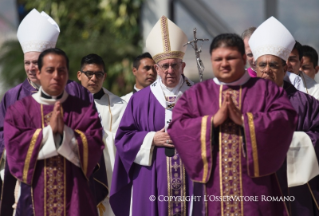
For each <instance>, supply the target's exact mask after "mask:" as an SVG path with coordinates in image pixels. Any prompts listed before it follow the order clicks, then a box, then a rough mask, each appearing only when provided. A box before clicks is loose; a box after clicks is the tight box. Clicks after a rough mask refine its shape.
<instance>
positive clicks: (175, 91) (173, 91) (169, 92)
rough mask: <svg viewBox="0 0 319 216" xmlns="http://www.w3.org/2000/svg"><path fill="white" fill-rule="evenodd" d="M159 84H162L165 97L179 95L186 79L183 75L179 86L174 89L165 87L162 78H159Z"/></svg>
mask: <svg viewBox="0 0 319 216" xmlns="http://www.w3.org/2000/svg"><path fill="white" fill-rule="evenodd" d="M159 83H160V85H161V87H162V90H163V91H164V94H165V95H177V94H178V92H179V89H180V88H181V86H182V85H183V83H184V77H183V76H182V75H181V78H180V79H179V82H178V84H177V85H176V86H175V87H173V88H170V87H167V86H166V85H164V83H163V82H162V79H161V78H159Z"/></svg>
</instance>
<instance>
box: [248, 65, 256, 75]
mask: <svg viewBox="0 0 319 216" xmlns="http://www.w3.org/2000/svg"><path fill="white" fill-rule="evenodd" d="M247 72H248V74H249V76H251V77H257V73H256V71H254V70H253V69H252V68H251V67H250V68H247Z"/></svg>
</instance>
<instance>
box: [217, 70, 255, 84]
mask: <svg viewBox="0 0 319 216" xmlns="http://www.w3.org/2000/svg"><path fill="white" fill-rule="evenodd" d="M250 78H251V77H250V76H249V74H248V72H247V71H246V70H245V73H244V75H243V76H242V77H241V78H240V79H238V80H236V81H235V82H231V83H224V82H221V81H219V80H218V79H217V78H216V77H215V78H214V79H213V80H214V82H215V83H216V84H217V85H227V86H239V85H244V84H245V83H246V82H247V81H248V80H249V79H250Z"/></svg>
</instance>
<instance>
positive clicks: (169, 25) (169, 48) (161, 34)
mask: <svg viewBox="0 0 319 216" xmlns="http://www.w3.org/2000/svg"><path fill="white" fill-rule="evenodd" d="M187 42H188V39H187V36H186V34H185V33H184V32H183V31H182V29H180V28H179V27H178V26H177V25H175V23H173V22H172V21H170V20H169V19H168V18H167V17H165V16H162V17H161V18H160V19H159V20H158V22H157V23H156V24H155V26H154V27H153V29H152V30H151V32H150V33H149V35H148V37H147V39H146V49H147V50H148V52H149V53H150V54H151V55H152V56H153V59H154V61H155V62H156V63H158V62H160V61H162V60H164V59H172V58H177V59H183V57H184V55H185V51H186V48H187V46H184V44H185V43H187Z"/></svg>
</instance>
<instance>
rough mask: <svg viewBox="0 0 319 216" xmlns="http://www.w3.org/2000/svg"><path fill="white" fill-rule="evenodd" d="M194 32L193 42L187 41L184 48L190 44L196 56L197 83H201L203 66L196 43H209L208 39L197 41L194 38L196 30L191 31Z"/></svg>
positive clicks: (197, 39)
mask: <svg viewBox="0 0 319 216" xmlns="http://www.w3.org/2000/svg"><path fill="white" fill-rule="evenodd" d="M193 32H194V40H192V41H188V42H187V43H186V44H184V46H186V45H188V44H190V45H192V47H193V49H194V50H195V56H196V63H197V69H198V74H199V81H200V82H202V81H203V72H204V69H205V67H204V64H203V62H202V60H201V59H200V55H199V54H200V53H201V52H202V50H201V48H199V49H198V47H197V41H209V39H199V38H197V37H196V28H194V30H193Z"/></svg>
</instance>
